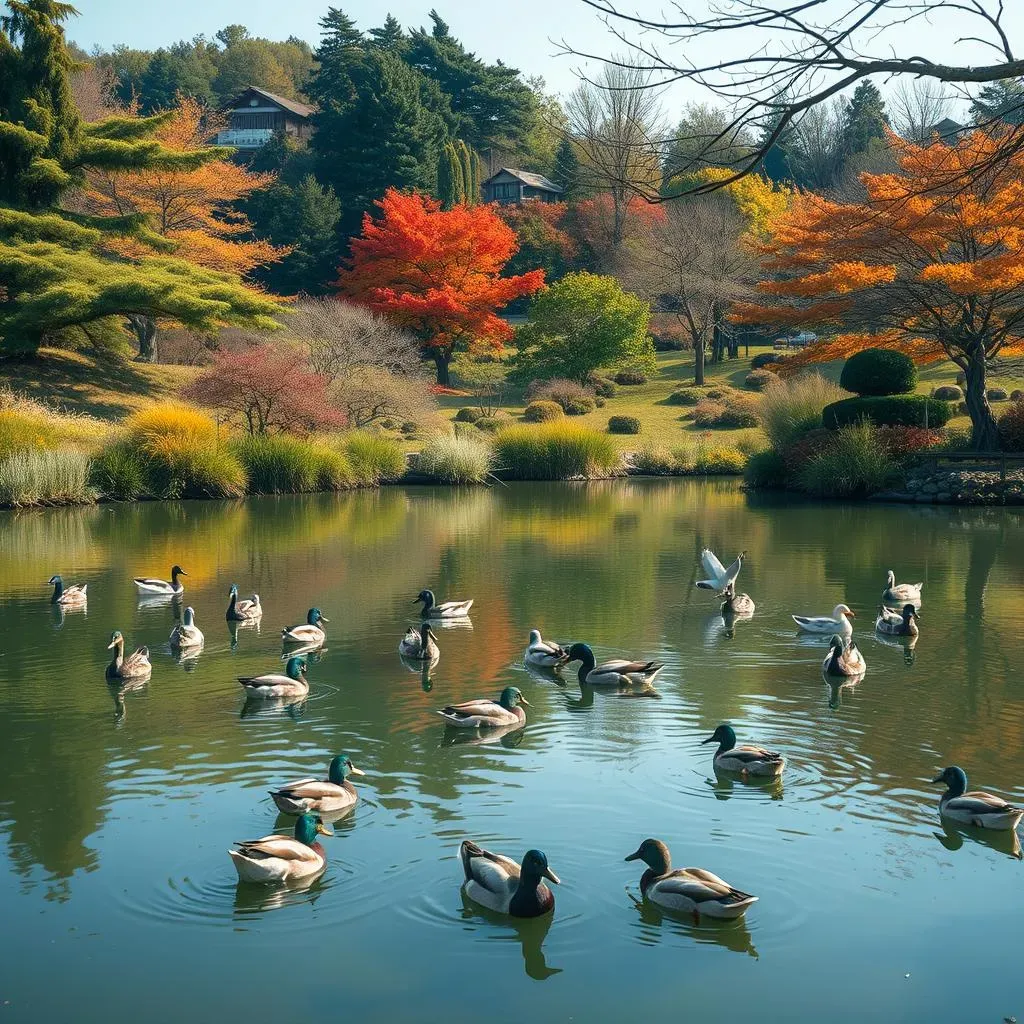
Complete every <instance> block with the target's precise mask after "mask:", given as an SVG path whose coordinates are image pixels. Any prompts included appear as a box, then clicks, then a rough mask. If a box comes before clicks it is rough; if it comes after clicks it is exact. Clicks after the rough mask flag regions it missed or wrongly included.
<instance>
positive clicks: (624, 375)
mask: <svg viewBox="0 0 1024 1024" xmlns="http://www.w3.org/2000/svg"><path fill="white" fill-rule="evenodd" d="M648 379H649V378H648V376H647V374H646V373H644V371H643V370H639V369H636V368H632V367H629V368H626V369H624V370H619V372H618V373H616V374H615V376H614V377H613V378H612V380H614V381H615V383H616V384H622V385H624V386H626V387H631V386H634V385H637V384H646V383H647V381H648Z"/></svg>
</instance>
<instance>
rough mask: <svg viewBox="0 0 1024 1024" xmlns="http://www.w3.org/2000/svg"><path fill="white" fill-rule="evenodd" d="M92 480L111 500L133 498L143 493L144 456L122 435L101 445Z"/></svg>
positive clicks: (144, 492) (144, 484) (145, 482)
mask: <svg viewBox="0 0 1024 1024" xmlns="http://www.w3.org/2000/svg"><path fill="white" fill-rule="evenodd" d="M92 484H93V486H94V487H95V488H96V489H97V490H98V491H99V492H100V494H102V495H103V496H104V497H105V498H110V499H112V500H114V501H136V500H137V499H138V498H141V497H142V496H144V495H145V494H146V493H147V491H146V487H147V479H146V460H145V458H144V456H143V453H142V451H141V450H140V449H139V447H138V445H136V444H134V443H133V442H131V441H127V440H124V439H122V440H119V441H114V442H113V443H111V444H108V445H107V446H106V447H105V448H103V449H101V451H100V453H99V454H98V455H97V456H96V458H95V459H94V460H93V464H92Z"/></svg>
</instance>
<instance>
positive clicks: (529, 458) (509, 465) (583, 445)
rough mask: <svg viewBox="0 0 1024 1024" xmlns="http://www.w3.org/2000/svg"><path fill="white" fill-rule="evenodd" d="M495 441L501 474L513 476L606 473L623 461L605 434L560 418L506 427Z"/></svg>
mask: <svg viewBox="0 0 1024 1024" xmlns="http://www.w3.org/2000/svg"><path fill="white" fill-rule="evenodd" d="M494 444H495V461H496V463H497V465H498V466H499V467H500V468H501V471H502V474H503V475H504V476H507V477H510V478H512V479H515V480H568V479H570V478H572V477H594V476H607V475H609V474H610V473H613V472H616V471H617V470H619V469H620V468H621V465H622V457H621V456H620V454H619V452H618V449H617V448H616V447H615V442H614V441H613V440H612V439H611V438H610V437H609V436H608V435H607V434H603V433H599V432H598V431H596V430H591V429H590V428H589V427H584V426H580V425H578V424H574V423H566V422H562V421H559V422H554V423H544V424H539V425H537V426H513V427H507V428H505V429H504V430H500V431H499V432H498V433H497V435H496V437H495V441H494Z"/></svg>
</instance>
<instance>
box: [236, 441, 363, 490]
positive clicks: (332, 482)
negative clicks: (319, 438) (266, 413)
mask: <svg viewBox="0 0 1024 1024" xmlns="http://www.w3.org/2000/svg"><path fill="white" fill-rule="evenodd" d="M233 448H234V451H235V454H236V455H237V456H238V458H239V461H240V462H241V463H242V465H243V466H244V467H245V471H246V474H247V476H248V478H249V484H248V491H249V493H250V494H300V493H302V492H305V491H338V490H341V489H342V488H344V487H347V486H351V484H352V483H353V472H352V467H351V465H350V464H349V461H348V459H347V458H346V457H345V455H344V454H342V453H341V452H340V451H338V450H337V449H335V448H330V447H328V446H327V445H325V444H318V443H315V442H309V441H302V440H299V439H298V438H296V437H289V436H288V435H286V434H281V435H277V436H269V435H265V434H264V435H256V436H253V437H243V438H240V439H239V440H238V441H236V442H235V444H234V445H233Z"/></svg>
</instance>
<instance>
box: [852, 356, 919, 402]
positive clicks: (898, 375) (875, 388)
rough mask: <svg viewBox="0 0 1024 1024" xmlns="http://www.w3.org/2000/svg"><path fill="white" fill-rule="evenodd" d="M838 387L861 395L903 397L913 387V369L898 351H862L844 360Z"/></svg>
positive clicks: (915, 382)
mask: <svg viewBox="0 0 1024 1024" xmlns="http://www.w3.org/2000/svg"><path fill="white" fill-rule="evenodd" d="M839 384H840V386H841V387H842V388H845V390H847V391H852V392H853V393H854V394H855V395H861V396H865V395H873V396H877V395H906V394H909V393H910V392H911V391H913V390H914V388H916V387H917V367H916V366H915V365H914V362H913V360H912V359H911V358H910V356H907V355H904V354H903V353H902V352H896V351H894V350H893V349H891V348H866V349H864V351H863V352H858V353H857V354H856V355H852V356H850V358H849V359H847V360H846V363H845V365H844V366H843V372H842V374H841V375H840V377H839Z"/></svg>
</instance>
